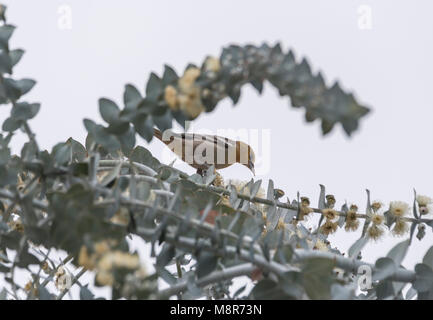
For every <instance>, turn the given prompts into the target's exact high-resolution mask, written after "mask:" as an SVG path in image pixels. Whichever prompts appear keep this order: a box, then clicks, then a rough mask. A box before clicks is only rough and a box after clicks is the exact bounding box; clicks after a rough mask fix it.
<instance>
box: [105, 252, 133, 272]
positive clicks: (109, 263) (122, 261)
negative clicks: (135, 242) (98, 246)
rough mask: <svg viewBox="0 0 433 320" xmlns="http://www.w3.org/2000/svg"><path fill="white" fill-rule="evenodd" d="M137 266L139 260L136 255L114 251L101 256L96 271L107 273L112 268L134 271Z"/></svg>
mask: <svg viewBox="0 0 433 320" xmlns="http://www.w3.org/2000/svg"><path fill="white" fill-rule="evenodd" d="M139 265H140V259H139V257H138V255H136V254H134V255H132V254H130V253H126V252H122V251H118V250H116V251H111V252H108V253H106V254H104V255H103V256H102V258H101V259H100V260H99V261H98V270H102V271H109V270H112V269H113V268H126V269H136V268H138V267H139Z"/></svg>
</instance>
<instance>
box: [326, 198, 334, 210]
mask: <svg viewBox="0 0 433 320" xmlns="http://www.w3.org/2000/svg"><path fill="white" fill-rule="evenodd" d="M326 205H327V207H328V208H331V209H332V208H334V205H335V197H334V195H332V194H327V195H326Z"/></svg>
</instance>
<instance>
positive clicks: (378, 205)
mask: <svg viewBox="0 0 433 320" xmlns="http://www.w3.org/2000/svg"><path fill="white" fill-rule="evenodd" d="M382 206H383V203H382V202H380V201H379V200H375V201H373V203H372V204H371V208H372V209H373V211H374V212H377V211H379V210H380V208H382Z"/></svg>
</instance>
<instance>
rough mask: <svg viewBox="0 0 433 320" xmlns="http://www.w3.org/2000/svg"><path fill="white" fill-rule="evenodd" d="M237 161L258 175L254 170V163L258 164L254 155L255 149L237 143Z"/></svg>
mask: <svg viewBox="0 0 433 320" xmlns="http://www.w3.org/2000/svg"><path fill="white" fill-rule="evenodd" d="M236 161H237V162H239V163H240V164H242V165H244V166H246V167H247V168H248V169H250V170H251V172H252V173H253V174H254V175H256V171H255V169H254V163H255V162H256V155H255V154H254V151H253V148H251V147H250V146H249V145H248V144H246V143H245V142H242V141H237V143H236Z"/></svg>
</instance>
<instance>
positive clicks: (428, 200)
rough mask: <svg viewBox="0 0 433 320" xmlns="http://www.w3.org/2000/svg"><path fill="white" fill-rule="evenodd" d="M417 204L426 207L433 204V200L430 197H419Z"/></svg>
mask: <svg viewBox="0 0 433 320" xmlns="http://www.w3.org/2000/svg"><path fill="white" fill-rule="evenodd" d="M416 202H418V205H419V206H420V207H426V206H428V205H429V204H431V203H432V199H431V198H430V197H427V196H422V195H419V196H417V197H416Z"/></svg>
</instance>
